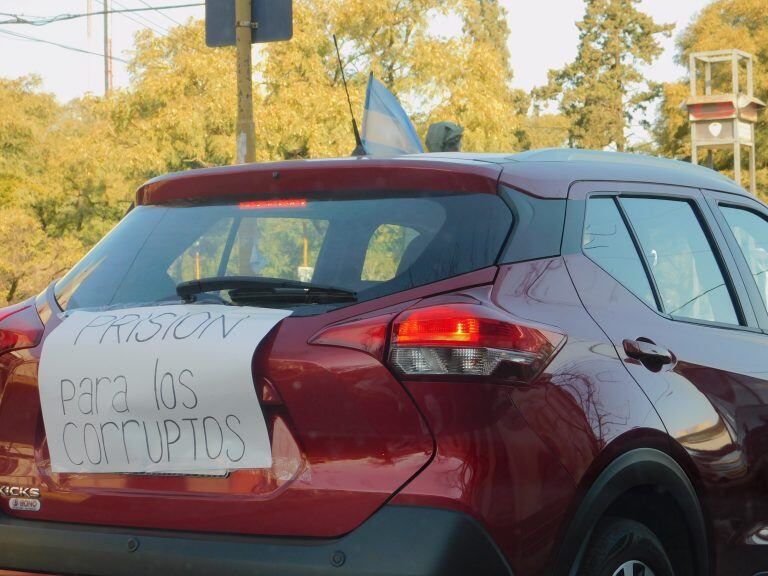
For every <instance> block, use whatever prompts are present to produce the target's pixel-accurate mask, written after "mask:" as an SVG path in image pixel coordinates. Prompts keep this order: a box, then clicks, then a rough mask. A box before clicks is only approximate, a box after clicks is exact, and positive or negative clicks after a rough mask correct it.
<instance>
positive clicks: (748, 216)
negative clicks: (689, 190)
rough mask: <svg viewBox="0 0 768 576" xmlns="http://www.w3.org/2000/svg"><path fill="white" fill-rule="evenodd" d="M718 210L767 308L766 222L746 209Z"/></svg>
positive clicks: (767, 241)
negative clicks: (723, 217) (726, 223)
mask: <svg viewBox="0 0 768 576" xmlns="http://www.w3.org/2000/svg"><path fill="white" fill-rule="evenodd" d="M720 210H721V211H722V213H723V216H725V220H726V221H727V222H728V226H729V227H730V229H731V232H733V236H734V237H735V238H736V242H737V243H738V245H739V248H740V249H741V253H742V254H743V255H744V259H745V260H746V261H747V265H748V266H749V269H750V271H751V272H752V277H753V278H754V280H755V284H757V288H758V291H759V292H760V296H761V297H762V299H763V303H764V304H765V305H766V306H768V222H767V221H766V220H765V218H764V217H763V216H762V215H760V214H757V213H756V212H753V211H752V210H749V209H746V208H737V207H735V206H721V207H720Z"/></svg>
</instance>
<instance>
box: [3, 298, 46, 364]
mask: <svg viewBox="0 0 768 576" xmlns="http://www.w3.org/2000/svg"><path fill="white" fill-rule="evenodd" d="M43 330H44V326H43V323H42V321H41V320H40V316H39V315H38V313H37V310H36V309H35V307H34V305H32V304H28V305H22V306H15V307H13V308H9V309H6V310H0V354H5V353H6V352H12V351H14V350H23V349H24V348H34V347H35V346H37V345H38V344H39V343H40V339H41V338H42V336H43Z"/></svg>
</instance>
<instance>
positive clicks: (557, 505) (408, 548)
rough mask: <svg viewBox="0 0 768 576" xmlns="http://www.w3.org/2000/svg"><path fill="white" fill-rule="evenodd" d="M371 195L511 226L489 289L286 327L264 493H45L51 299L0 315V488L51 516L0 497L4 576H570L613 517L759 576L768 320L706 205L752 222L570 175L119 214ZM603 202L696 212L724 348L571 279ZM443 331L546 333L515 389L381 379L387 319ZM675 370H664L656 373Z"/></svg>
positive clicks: (254, 484)
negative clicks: (722, 318) (451, 196)
mask: <svg viewBox="0 0 768 576" xmlns="http://www.w3.org/2000/svg"><path fill="white" fill-rule="evenodd" d="M371 183H374V185H373V186H372V187H373V190H372V192H371V193H372V194H376V193H377V190H379V189H381V190H386V191H388V192H392V191H403V192H407V191H410V190H414V189H416V190H428V191H438V192H439V191H450V192H468V193H481V194H489V195H503V196H504V198H505V201H506V202H507V204H508V205H509V206H510V209H511V211H512V213H513V215H514V225H513V228H512V231H511V233H510V236H509V238H508V239H507V242H506V245H505V248H504V250H503V251H502V252H501V254H500V255H499V257H498V258H497V261H496V262H495V263H494V264H493V265H491V266H487V267H484V268H482V269H478V270H473V271H470V272H467V273H464V274H461V275H458V276H455V277H450V278H447V279H443V280H440V281H437V282H434V283H431V284H427V285H423V286H418V287H414V288H411V289H408V290H405V291H401V292H396V293H394V294H389V295H386V296H384V297H381V298H375V299H372V300H368V301H364V302H360V303H356V304H351V305H349V306H344V307H341V308H338V309H334V310H332V311H329V312H327V313H323V314H318V315H310V316H302V317H288V318H286V319H284V320H283V321H282V322H281V323H280V324H279V325H278V326H277V327H276V329H275V330H273V331H272V332H271V333H270V334H269V336H268V338H267V339H266V340H265V341H264V342H262V343H261V345H260V346H259V348H258V350H257V353H256V355H255V357H254V366H253V372H254V378H255V385H256V388H257V392H258V393H259V394H260V398H261V400H262V406H263V409H264V413H265V416H266V417H267V421H268V424H269V428H270V433H271V438H272V447H273V457H274V459H275V464H274V465H273V468H272V469H271V470H241V471H236V472H233V473H231V474H229V475H228V476H227V477H226V478H206V477H167V476H151V475H147V476H141V475H120V474H63V473H62V474H59V473H53V472H52V471H51V469H50V456H49V453H48V449H47V444H46V431H45V427H44V424H43V420H42V417H41V409H40V401H39V397H38V389H37V380H36V378H37V366H38V361H39V358H40V353H41V349H42V342H43V341H44V339H45V337H46V335H47V334H48V333H50V331H51V330H53V329H55V328H56V326H57V325H58V323H59V322H60V321H61V320H60V315H59V312H60V309H59V306H58V304H57V301H56V298H55V295H54V289H53V287H51V288H50V289H48V290H47V291H45V292H43V293H42V294H41V295H40V296H38V297H37V298H35V299H33V300H30V301H27V302H25V303H22V304H20V305H17V306H16V307H13V308H9V309H6V310H0V352H2V351H3V350H5V353H2V355H0V391H1V392H0V393H1V394H2V396H1V398H0V486H8V487H10V488H15V489H16V493H18V490H19V489H21V488H33V487H34V488H39V490H40V502H41V504H42V506H41V507H40V509H39V510H38V511H19V510H13V509H11V508H10V507H9V505H8V503H9V499H8V496H12V495H13V492H8V495H5V494H3V496H6V497H3V498H1V499H0V506H1V507H2V515H1V516H0V542H2V543H3V545H2V546H0V567H3V568H7V569H15V570H25V571H34V572H42V571H44V572H51V573H73V574H74V573H76V574H94V575H96V574H138V573H141V574H172V573H177V572H178V573H184V574H204V573H223V574H246V573H248V574H274V575H280V574H337V573H338V574H342V573H347V574H371V575H373V574H409V575H410V574H412V575H428V574H429V575H432V574H434V575H437V574H441V575H448V574H488V575H496V574H499V575H501V574H514V575H516V576H538V575H543V574H556V575H561V574H562V575H567V574H575V573H577V572H576V571H577V570H578V566H579V561H580V558H581V557H582V556H583V554H584V550H585V548H586V546H587V545H588V542H589V539H590V534H591V533H592V531H593V530H594V528H595V526H596V525H597V524H598V522H599V521H600V519H601V518H604V517H605V516H606V515H610V516H620V517H626V518H630V519H633V520H637V521H641V522H642V523H643V524H644V525H646V526H648V527H650V528H651V529H652V530H653V531H654V533H655V534H656V535H657V536H658V537H659V539H660V540H661V541H662V543H663V544H664V546H665V548H666V549H667V552H668V554H669V556H670V558H671V559H672V561H673V563H674V565H675V569H676V573H679V574H690V575H693V574H696V575H704V574H712V575H719V576H729V575H734V576H735V575H749V576H751V575H753V574H756V573H758V572H759V571H760V570H768V498H767V497H768V487H766V482H767V481H768V477H767V476H766V456H768V404H766V402H768V368H767V367H768V360H766V358H767V357H766V356H764V355H763V354H765V352H766V350H768V335H766V332H765V331H766V330H767V329H768V314H766V311H765V306H764V304H763V302H762V301H761V300H760V298H759V297H757V296H756V294H757V292H756V289H755V287H754V286H753V285H752V284H750V282H753V281H752V279H751V277H749V275H748V273H747V272H748V271H747V272H745V270H746V268H745V263H744V262H743V260H742V256H741V255H740V253H739V252H738V246H737V245H736V243H735V240H734V238H733V237H732V236H731V235H730V233H729V232H728V231H727V230H726V226H725V225H724V220H723V218H722V216H720V215H718V213H717V211H718V203H719V202H727V203H729V204H736V205H744V206H748V207H749V209H750V210H753V211H756V212H758V213H760V214H763V215H768V208H766V207H764V206H763V205H762V204H760V203H759V202H757V201H756V200H755V199H754V198H751V197H749V196H748V195H747V194H746V193H745V192H744V191H743V190H742V189H741V188H739V187H737V186H736V185H735V184H733V183H731V182H730V181H727V180H725V179H723V178H721V177H719V176H717V175H716V174H714V173H711V172H709V171H706V170H704V169H694V168H690V167H687V166H685V165H682V164H678V163H673V162H666V161H657V160H651V159H648V160H644V159H633V158H631V157H624V156H615V157H614V156H613V155H606V154H602V153H585V152H575V151H549V152H547V151H544V152H538V153H528V154H522V155H517V156H504V155H453V156H450V155H448V156H442V157H441V156H415V157H404V158H398V159H381V160H377V159H346V160H328V161H311V162H287V163H275V164H264V165H254V166H242V167H234V168H221V169H213V170H204V171H194V172H190V173H183V174H178V175H171V176H167V177H163V178H159V179H156V180H154V181H152V182H150V183H148V184H146V185H145V186H143V187H142V188H141V189H140V190H139V191H138V193H137V197H136V204H137V205H138V206H143V205H163V204H166V203H172V202H176V201H179V200H193V199H203V198H204V199H210V198H216V197H220V196H231V195H232V194H233V192H232V191H233V190H236V191H237V192H235V193H234V194H235V195H236V196H237V198H238V199H242V200H248V199H249V198H251V197H252V195H253V194H254V192H255V191H258V192H259V194H262V195H266V196H267V197H270V198H291V197H295V196H296V195H302V196H303V197H307V198H311V197H312V195H313V194H317V193H321V192H324V191H333V192H334V193H335V194H338V195H339V196H340V197H343V196H344V195H345V194H346V193H352V192H354V191H357V190H360V189H361V187H368V188H370V187H371ZM595 193H600V194H605V195H618V196H621V195H631V196H633V197H646V196H647V197H652V198H675V199H683V200H684V201H686V202H689V203H690V204H691V205H692V206H694V207H695V209H696V211H697V213H698V214H699V218H700V221H701V223H702V226H703V228H704V229H705V230H706V232H707V234H708V235H709V237H710V238H711V241H712V243H713V246H715V251H716V252H717V254H718V261H719V262H720V264H721V266H722V269H723V271H724V274H725V275H726V276H727V277H728V279H729V280H728V281H729V283H730V285H731V287H732V288H731V293H732V295H733V298H734V301H735V302H736V306H737V307H738V310H739V316H740V323H739V325H738V326H719V325H715V324H713V323H706V322H688V321H681V320H679V319H672V318H670V317H667V316H665V315H663V314H660V313H658V312H656V311H653V310H651V309H650V308H649V307H648V306H647V305H646V304H645V303H643V302H642V301H641V300H640V299H639V298H638V297H637V296H635V295H634V294H633V293H632V292H631V291H630V290H628V289H626V288H624V287H623V286H622V285H621V284H620V283H619V282H618V281H617V280H615V279H614V278H613V277H612V276H611V275H610V274H609V273H607V272H606V271H605V270H604V269H603V268H601V267H600V266H599V265H598V264H596V263H595V262H594V261H593V260H591V259H590V258H589V257H587V256H586V255H585V253H584V250H583V249H582V248H583V242H582V236H583V228H584V213H585V205H586V204H587V202H589V200H588V199H589V198H591V197H592V195H594V194H595ZM451 307H454V308H455V307H458V308H459V309H461V310H465V309H472V310H482V312H480V313H479V316H480V317H484V316H483V315H485V314H488V315H489V316H488V317H493V318H503V319H504V320H503V321H504V322H508V323H509V324H510V325H514V326H520V327H522V329H523V330H532V331H533V333H534V334H536V335H538V334H544V335H545V337H546V338H547V339H548V340H547V342H548V343H549V344H551V346H552V349H551V353H548V355H547V356H546V359H545V360H546V363H545V365H543V366H540V367H539V368H540V369H538V368H537V370H535V371H534V372H535V373H532V379H528V380H526V378H522V377H520V378H517V379H516V380H514V381H497V380H496V379H493V378H486V379H478V378H461V377H455V378H454V377H445V378H441V377H437V376H432V377H427V376H418V377H408V376H407V375H403V374H402V373H399V372H398V371H397V370H396V369H393V367H392V364H391V361H390V349H391V347H392V346H393V334H394V333H393V325H394V324H395V323H396V322H398V321H400V320H398V319H399V318H403V316H402V315H403V314H404V313H406V311H408V314H413V313H414V310H415V311H416V313H418V310H421V309H428V310H431V309H434V308H440V309H441V310H451V309H452V308H451ZM402 321H404V320H402ZM401 337H402V333H401ZM3 338H5V340H4V339H3ZM3 342H5V343H6V346H5V348H3V345H2V343H3ZM632 342H634V343H635V344H634V348H633V344H632ZM638 342H639V344H638ZM645 342H653V343H655V345H656V346H657V347H659V348H660V349H661V347H663V349H661V350H660V351H659V350H656V351H653V350H651V351H650V352H649V350H648V349H647V347H646V346H644V343H645ZM667 351H668V352H669V353H670V356H669V359H670V361H669V362H665V363H663V364H655V363H654V362H655V360H658V358H661V357H663V356H664V354H666V352H667ZM654 354H656V356H654ZM658 354H661V356H659V355H658Z"/></svg>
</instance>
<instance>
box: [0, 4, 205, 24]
mask: <svg viewBox="0 0 768 576" xmlns="http://www.w3.org/2000/svg"><path fill="white" fill-rule="evenodd" d="M148 6H149V5H148ZM197 6H205V2H195V3H192V4H171V5H168V6H150V7H148V8H125V7H123V9H122V10H110V11H109V13H110V14H129V13H133V12H150V11H160V10H172V9H174V8H195V7H197ZM103 15H104V10H100V11H97V12H83V13H78V14H59V15H58V16H51V17H50V18H46V17H43V16H26V15H24V14H11V13H8V12H0V16H7V17H9V18H12V20H0V24H28V25H30V26H45V25H46V24H53V23H55V22H62V21H65V20H74V19H76V18H86V17H88V16H103Z"/></svg>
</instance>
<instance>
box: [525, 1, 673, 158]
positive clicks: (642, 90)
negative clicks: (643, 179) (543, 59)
mask: <svg viewBox="0 0 768 576" xmlns="http://www.w3.org/2000/svg"><path fill="white" fill-rule="evenodd" d="M585 2H586V13H585V15H584V19H583V20H581V21H580V22H578V23H577V26H578V28H579V48H578V55H577V56H576V59H575V60H574V61H573V62H571V63H570V64H568V65H567V66H565V67H564V68H563V69H562V70H552V71H550V73H549V83H548V84H547V85H546V86H544V87H543V88H541V89H539V90H538V91H537V96H538V98H539V99H541V100H543V101H550V100H557V101H558V103H559V106H560V110H561V112H562V113H563V114H564V115H565V116H566V117H567V118H568V119H569V120H570V121H571V126H570V132H569V142H570V144H571V145H572V146H576V147H581V148H597V149H603V148H606V147H608V146H613V147H615V148H616V149H617V150H619V151H623V150H625V149H626V147H627V138H626V135H625V133H626V130H627V127H628V126H629V125H631V124H632V123H633V122H634V121H635V120H636V119H637V118H638V116H642V115H643V114H644V113H645V112H646V110H647V108H648V105H649V103H651V102H652V101H653V100H654V99H655V98H656V97H658V95H659V91H660V86H659V85H658V84H656V83H654V82H650V81H648V80H646V78H645V77H644V76H643V74H642V72H641V70H640V67H641V66H642V65H648V64H652V63H653V61H654V60H655V59H656V58H657V57H658V56H659V55H660V54H661V51H662V48H661V45H660V44H659V40H658V37H659V36H660V35H666V36H669V35H670V34H671V31H672V28H673V27H672V25H660V24H657V23H656V22H654V21H653V19H652V18H651V17H650V16H648V15H647V14H644V13H643V12H641V11H640V10H639V9H638V8H637V5H638V4H639V3H640V0H585Z"/></svg>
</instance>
